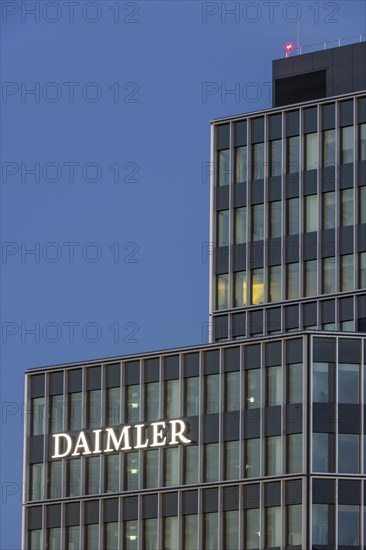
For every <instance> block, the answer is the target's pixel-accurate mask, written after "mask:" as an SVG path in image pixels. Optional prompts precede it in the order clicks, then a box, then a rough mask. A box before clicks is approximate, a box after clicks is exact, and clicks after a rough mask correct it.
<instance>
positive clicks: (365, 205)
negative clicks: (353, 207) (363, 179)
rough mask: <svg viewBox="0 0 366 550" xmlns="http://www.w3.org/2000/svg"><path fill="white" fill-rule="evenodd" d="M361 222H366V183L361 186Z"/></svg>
mask: <svg viewBox="0 0 366 550" xmlns="http://www.w3.org/2000/svg"><path fill="white" fill-rule="evenodd" d="M359 194H360V223H366V185H363V186H362V187H360V190H359Z"/></svg>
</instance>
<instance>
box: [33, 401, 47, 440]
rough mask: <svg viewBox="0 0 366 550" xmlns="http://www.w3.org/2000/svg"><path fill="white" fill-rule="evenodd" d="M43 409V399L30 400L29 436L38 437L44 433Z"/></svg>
mask: <svg viewBox="0 0 366 550" xmlns="http://www.w3.org/2000/svg"><path fill="white" fill-rule="evenodd" d="M44 407H45V401H44V397H34V398H33V399H32V413H31V435H40V434H43V433H44V418H45V414H44V413H45V410H44Z"/></svg>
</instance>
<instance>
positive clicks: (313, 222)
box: [305, 195, 318, 233]
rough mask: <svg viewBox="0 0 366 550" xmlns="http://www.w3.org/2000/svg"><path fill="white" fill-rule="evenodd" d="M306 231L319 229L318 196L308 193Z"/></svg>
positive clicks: (306, 199)
mask: <svg viewBox="0 0 366 550" xmlns="http://www.w3.org/2000/svg"><path fill="white" fill-rule="evenodd" d="M305 231H306V232H307V233H309V232H311V231H318V197H317V195H307V196H306V197H305Z"/></svg>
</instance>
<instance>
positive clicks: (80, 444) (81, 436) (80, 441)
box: [72, 432, 92, 456]
mask: <svg viewBox="0 0 366 550" xmlns="http://www.w3.org/2000/svg"><path fill="white" fill-rule="evenodd" d="M79 447H80V448H83V449H84V452H83V453H82V452H80V451H79ZM81 454H83V455H91V454H92V453H91V450H90V448H89V445H88V442H87V440H86V436H85V433H84V432H80V434H79V437H78V438H77V440H76V445H75V449H74V452H73V453H72V456H77V455H81Z"/></svg>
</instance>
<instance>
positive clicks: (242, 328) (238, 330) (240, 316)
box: [231, 313, 246, 338]
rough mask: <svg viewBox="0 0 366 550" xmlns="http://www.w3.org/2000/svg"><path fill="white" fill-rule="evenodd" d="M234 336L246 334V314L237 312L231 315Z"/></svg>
mask: <svg viewBox="0 0 366 550" xmlns="http://www.w3.org/2000/svg"><path fill="white" fill-rule="evenodd" d="M231 332H232V337H233V338H235V337H237V336H245V333H246V314H245V313H235V314H233V315H232V317H231Z"/></svg>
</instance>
